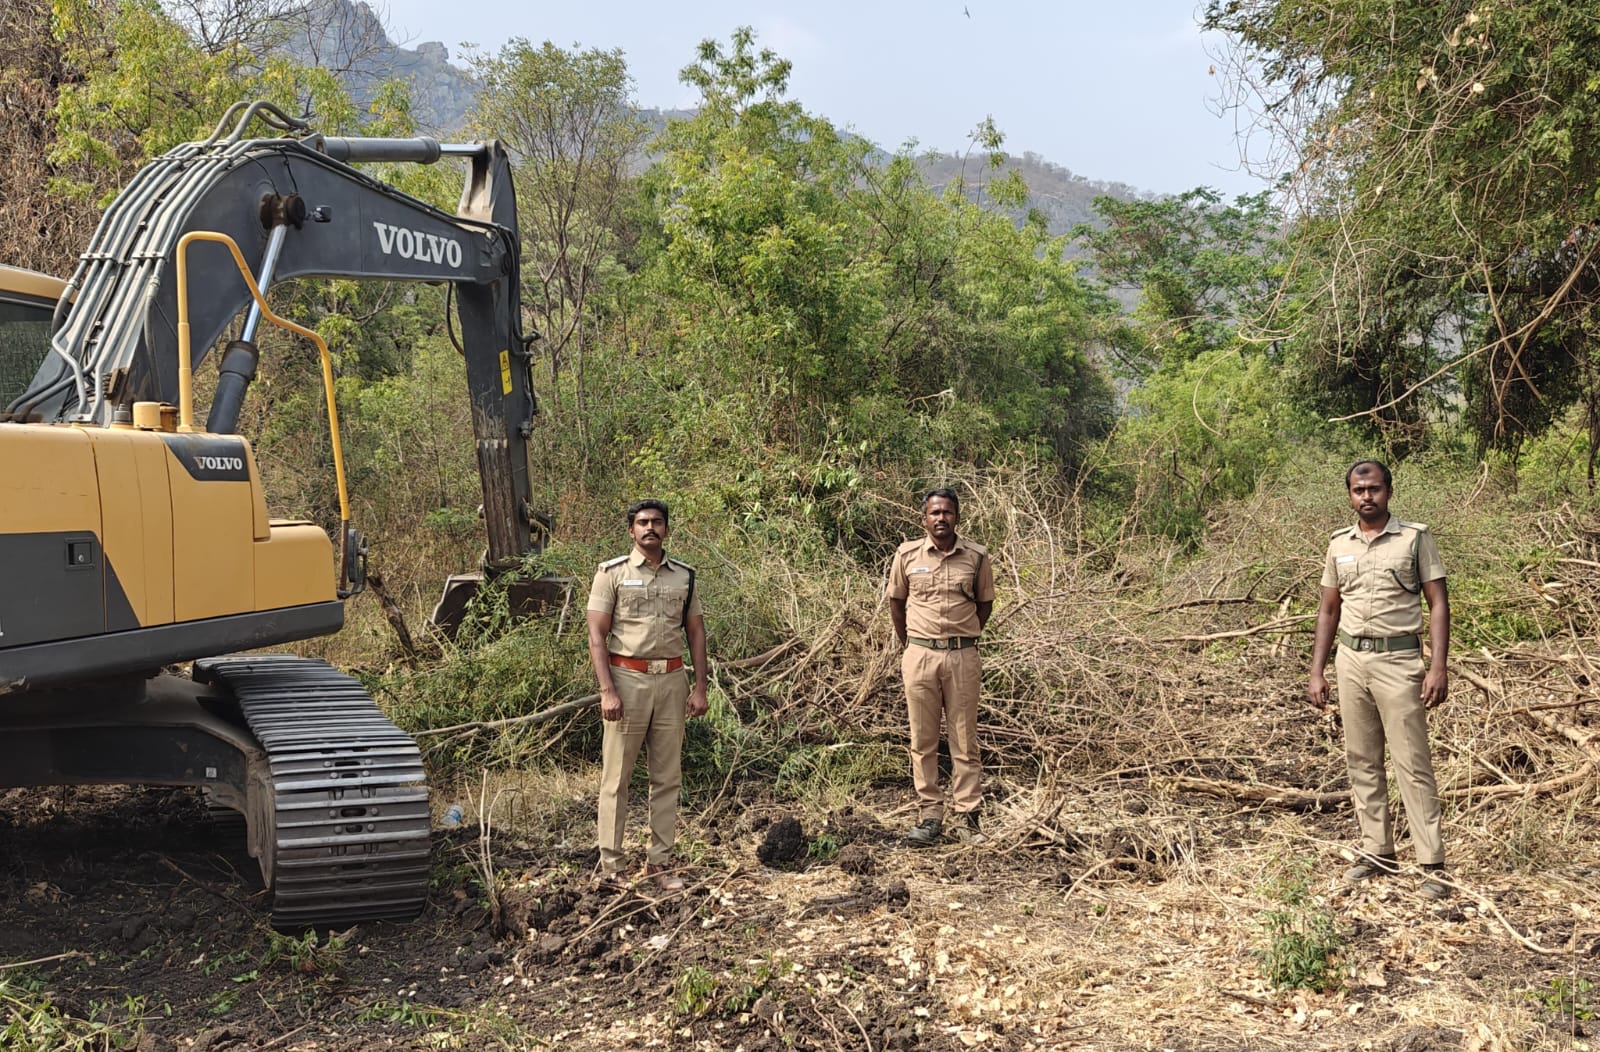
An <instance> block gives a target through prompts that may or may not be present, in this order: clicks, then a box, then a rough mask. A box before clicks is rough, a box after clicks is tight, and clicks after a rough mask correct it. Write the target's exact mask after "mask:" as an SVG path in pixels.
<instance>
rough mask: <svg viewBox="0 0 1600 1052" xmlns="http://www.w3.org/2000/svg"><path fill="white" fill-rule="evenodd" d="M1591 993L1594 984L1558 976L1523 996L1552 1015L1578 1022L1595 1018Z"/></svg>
mask: <svg viewBox="0 0 1600 1052" xmlns="http://www.w3.org/2000/svg"><path fill="white" fill-rule="evenodd" d="M1593 993H1594V984H1593V983H1591V982H1590V981H1589V980H1587V979H1579V978H1571V979H1569V978H1567V977H1566V976H1565V975H1558V976H1556V977H1555V978H1553V979H1551V980H1550V981H1549V982H1548V983H1546V984H1545V985H1543V986H1536V987H1534V988H1533V989H1532V990H1529V991H1528V992H1527V993H1526V994H1524V995H1523V996H1525V997H1527V999H1528V1000H1530V1001H1533V1002H1534V1003H1535V1004H1538V1005H1540V1006H1541V1007H1543V1008H1544V1010H1545V1011H1547V1012H1549V1013H1551V1014H1552V1015H1557V1016H1560V1017H1561V1018H1562V1019H1570V1020H1572V1021H1573V1022H1578V1021H1579V1020H1588V1019H1593V1018H1594V1017H1595V1006H1594V1001H1593V1000H1591V996H1592V994H1593Z"/></svg>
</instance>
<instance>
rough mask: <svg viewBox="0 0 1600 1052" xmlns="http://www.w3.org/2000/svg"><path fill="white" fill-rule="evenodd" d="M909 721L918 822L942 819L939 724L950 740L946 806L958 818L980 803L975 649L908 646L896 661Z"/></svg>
mask: <svg viewBox="0 0 1600 1052" xmlns="http://www.w3.org/2000/svg"><path fill="white" fill-rule="evenodd" d="M900 671H901V673H902V674H903V675H904V677H905V685H906V710H907V714H908V715H909V716H910V722H911V782H912V784H913V785H915V786H916V789H917V802H918V804H919V809H920V811H921V817H922V818H925V819H926V818H937V819H941V820H942V819H943V818H944V795H943V794H942V793H941V792H940V791H939V720H940V718H941V717H943V719H944V725H945V733H946V734H947V735H948V737H949V739H950V804H951V807H952V808H953V809H954V810H955V812H956V813H957V814H966V813H967V812H968V811H976V810H977V809H978V807H979V806H980V805H981V804H982V803H983V794H982V793H981V792H980V790H979V788H978V778H979V774H980V772H981V771H982V766H981V765H980V763H979V760H978V685H979V682H980V680H981V679H982V674H983V671H982V666H981V665H980V663H979V661H978V648H977V647H967V648H966V649H964V650H933V649H930V648H928V647H919V646H916V645H914V644H913V645H911V646H907V647H906V651H905V655H904V656H903V657H902V658H901V659H900Z"/></svg>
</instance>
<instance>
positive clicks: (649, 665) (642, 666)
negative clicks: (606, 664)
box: [611, 654, 683, 676]
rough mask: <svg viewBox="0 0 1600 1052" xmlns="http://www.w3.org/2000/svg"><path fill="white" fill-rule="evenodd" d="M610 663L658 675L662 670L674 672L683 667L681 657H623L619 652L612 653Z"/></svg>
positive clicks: (618, 666)
mask: <svg viewBox="0 0 1600 1052" xmlns="http://www.w3.org/2000/svg"><path fill="white" fill-rule="evenodd" d="M611 663H612V664H613V665H615V666H616V667H617V668H626V669H632V670H633V671H634V672H648V673H650V674H651V675H654V676H659V675H661V674H662V673H664V672H676V671H678V670H679V669H680V668H682V667H683V658H681V657H675V658H651V659H649V660H646V659H644V658H631V657H623V656H622V655H621V654H612V655H611Z"/></svg>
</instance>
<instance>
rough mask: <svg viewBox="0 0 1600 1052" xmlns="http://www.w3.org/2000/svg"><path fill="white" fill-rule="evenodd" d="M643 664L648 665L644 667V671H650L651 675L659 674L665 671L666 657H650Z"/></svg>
mask: <svg viewBox="0 0 1600 1052" xmlns="http://www.w3.org/2000/svg"><path fill="white" fill-rule="evenodd" d="M645 664H646V665H647V666H649V667H648V668H646V669H645V671H646V672H648V673H650V674H651V675H652V676H659V675H661V674H663V673H664V672H666V671H667V659H666V658H650V659H649V660H648V661H646V662H645Z"/></svg>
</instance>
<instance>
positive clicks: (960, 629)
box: [888, 489, 994, 847]
mask: <svg viewBox="0 0 1600 1052" xmlns="http://www.w3.org/2000/svg"><path fill="white" fill-rule="evenodd" d="M960 521H961V503H960V500H959V498H957V497H956V495H955V493H954V492H952V491H951V490H948V489H936V490H933V491H931V492H929V493H928V495H927V496H925V497H924V498H923V499H922V528H923V530H924V531H925V532H926V534H927V536H926V537H924V538H922V539H920V540H915V541H907V542H905V543H904V544H902V545H900V548H899V550H897V551H896V552H895V553H894V560H893V562H892V563H891V564H890V566H889V588H888V597H889V615H890V617H891V618H892V619H893V621H894V634H895V635H896V636H897V637H898V638H899V640H900V645H901V646H902V647H905V654H904V656H903V657H902V659H901V663H900V667H901V672H902V674H903V676H904V678H905V688H906V709H907V713H908V715H909V717H910V722H911V781H912V784H914V785H915V786H916V789H917V799H918V802H919V804H920V817H919V820H918V822H917V825H916V826H915V827H914V828H912V830H911V831H910V832H909V833H907V834H906V842H907V843H908V844H912V845H915V846H918V847H927V846H929V845H932V844H934V843H936V842H937V841H938V840H939V837H940V835H941V834H942V833H943V832H944V795H943V793H942V792H941V791H940V789H939V721H940V718H941V717H943V719H944V724H945V733H946V735H947V737H948V738H949V741H950V767H951V771H950V781H951V785H950V803H951V807H952V810H954V811H955V814H956V816H957V820H958V824H957V826H956V836H957V837H958V838H959V839H961V840H962V841H964V842H967V843H975V842H977V841H978V840H980V839H981V834H980V833H979V830H978V808H979V807H980V806H981V805H982V803H983V795H982V793H981V792H980V790H979V786H978V779H979V774H980V772H981V770H982V767H981V765H980V763H979V759H978V686H979V682H980V680H981V679H982V674H983V673H982V668H981V667H980V665H979V661H978V636H979V635H981V634H982V632H983V626H984V624H986V623H987V622H988V620H989V614H990V613H991V612H992V611H993V610H994V573H993V571H992V570H991V568H990V566H989V553H988V551H987V550H985V548H984V547H983V545H981V544H976V543H974V542H972V541H969V540H967V539H965V538H963V537H960V536H958V535H957V534H956V526H957V525H958V524H959V523H960ZM908 644H909V645H908Z"/></svg>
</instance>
